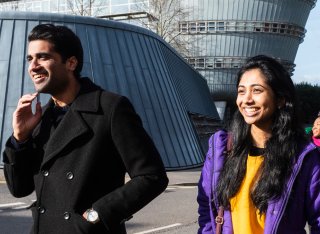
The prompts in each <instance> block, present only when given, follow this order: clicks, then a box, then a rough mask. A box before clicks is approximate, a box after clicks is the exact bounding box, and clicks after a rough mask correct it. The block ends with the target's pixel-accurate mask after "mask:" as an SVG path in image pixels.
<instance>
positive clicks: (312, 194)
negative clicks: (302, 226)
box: [306, 150, 320, 234]
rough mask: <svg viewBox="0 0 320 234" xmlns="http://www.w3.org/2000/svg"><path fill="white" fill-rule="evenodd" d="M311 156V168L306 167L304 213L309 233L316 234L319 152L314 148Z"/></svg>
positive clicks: (319, 213) (319, 215)
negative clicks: (307, 178) (308, 178)
mask: <svg viewBox="0 0 320 234" xmlns="http://www.w3.org/2000/svg"><path fill="white" fill-rule="evenodd" d="M310 156H311V155H310ZM307 157H309V156H307ZM312 157H314V161H313V162H312V163H310V164H312V168H311V169H308V171H309V172H310V173H309V174H310V183H309V184H308V185H307V192H306V194H307V197H306V204H307V206H306V214H307V220H308V224H309V226H310V234H318V233H320V153H319V152H316V150H315V151H314V152H313V155H312Z"/></svg>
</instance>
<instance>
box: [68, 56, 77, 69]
mask: <svg viewBox="0 0 320 234" xmlns="http://www.w3.org/2000/svg"><path fill="white" fill-rule="evenodd" d="M66 65H67V68H68V69H69V70H71V71H74V70H75V69H76V67H77V65H78V60H77V58H76V57H75V56H72V57H70V58H68V59H67V61H66Z"/></svg>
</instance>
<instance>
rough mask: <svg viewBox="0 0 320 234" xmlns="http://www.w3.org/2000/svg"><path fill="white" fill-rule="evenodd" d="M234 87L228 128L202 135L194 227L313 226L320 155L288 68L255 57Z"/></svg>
mask: <svg viewBox="0 0 320 234" xmlns="http://www.w3.org/2000/svg"><path fill="white" fill-rule="evenodd" d="M237 88H238V94H237V100H236V103H237V107H238V109H237V111H236V113H235V115H234V118H233V121H232V124H231V131H230V133H227V132H225V131H218V132H217V133H215V134H214V135H213V136H212V137H211V138H210V140H209V150H208V153H207V157H206V161H205V164H204V167H203V170H202V174H201V178H200V181H199V193H198V198H197V200H198V203H199V226H200V228H199V231H198V233H216V227H217V226H218V228H219V226H221V227H222V233H225V234H231V233H235V234H238V233H241V234H251V233H252V234H253V233H254V234H260V233H268V234H269V233H281V234H282V233H290V234H298V233H299V234H300V233H305V230H304V228H305V226H306V223H307V222H308V224H309V225H310V233H312V234H314V233H320V155H319V152H318V151H317V150H315V146H314V145H313V144H312V143H308V142H307V140H305V137H304V130H303V128H302V127H301V125H300V123H299V120H298V117H297V102H296V100H295V96H296V95H295V88H294V85H293V82H292V80H291V78H290V76H289V74H288V72H287V71H286V70H285V69H284V67H283V66H282V65H281V64H279V63H278V62H277V61H276V60H274V59H272V58H269V57H267V56H263V55H260V56H256V57H253V58H251V59H249V60H248V61H247V63H246V64H245V65H244V66H243V67H242V69H241V70H240V71H239V73H238V81H237ZM229 139H230V140H229ZM230 142H231V144H228V143H230ZM228 145H230V147H228ZM219 207H223V210H224V212H223V214H222V212H219V211H218V208H219ZM220 211H222V209H220ZM218 212H219V216H221V217H218V218H217V216H218ZM215 220H217V223H221V224H222V225H219V224H217V223H216V221H215Z"/></svg>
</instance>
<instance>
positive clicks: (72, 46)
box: [28, 24, 83, 78]
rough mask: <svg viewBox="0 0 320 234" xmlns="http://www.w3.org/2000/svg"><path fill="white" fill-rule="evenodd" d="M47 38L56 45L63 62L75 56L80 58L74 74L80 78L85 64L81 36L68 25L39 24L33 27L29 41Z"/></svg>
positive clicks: (55, 47)
mask: <svg viewBox="0 0 320 234" xmlns="http://www.w3.org/2000/svg"><path fill="white" fill-rule="evenodd" d="M35 40H45V41H48V42H50V43H52V44H53V45H54V50H55V51H56V52H57V53H58V54H60V55H61V57H62V62H64V63H65V62H66V61H67V59H68V58H70V57H72V56H75V57H76V58H77V60H78V64H77V67H76V69H75V70H74V75H75V76H76V77H77V78H79V77H80V72H81V70H82V66H83V49H82V45H81V41H80V39H79V37H78V36H77V35H76V34H75V33H74V32H73V31H72V30H71V29H69V28H67V27H66V26H55V25H53V24H39V25H37V26H36V27H34V28H33V29H32V31H31V32H30V34H29V36H28V42H30V41H35Z"/></svg>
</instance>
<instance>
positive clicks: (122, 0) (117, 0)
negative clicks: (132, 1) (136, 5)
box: [111, 0, 129, 5]
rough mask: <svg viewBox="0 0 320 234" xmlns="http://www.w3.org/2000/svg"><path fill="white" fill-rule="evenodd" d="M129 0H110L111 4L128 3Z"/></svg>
mask: <svg viewBox="0 0 320 234" xmlns="http://www.w3.org/2000/svg"><path fill="white" fill-rule="evenodd" d="M128 3H129V0H111V5H119V4H128Z"/></svg>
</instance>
